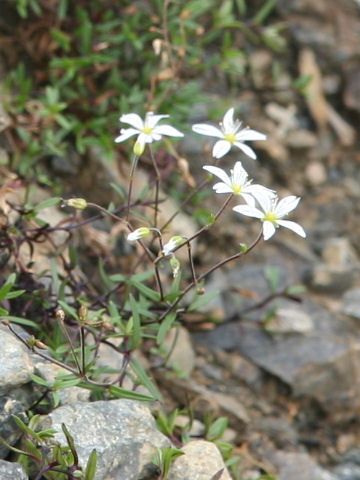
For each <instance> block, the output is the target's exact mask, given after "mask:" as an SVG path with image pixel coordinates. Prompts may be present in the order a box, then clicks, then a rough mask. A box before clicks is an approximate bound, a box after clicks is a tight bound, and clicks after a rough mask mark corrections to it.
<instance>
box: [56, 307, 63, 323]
mask: <svg viewBox="0 0 360 480" xmlns="http://www.w3.org/2000/svg"><path fill="white" fill-rule="evenodd" d="M55 316H56V318H57V319H58V320H59V322H63V321H64V320H65V312H64V310H63V309H62V308H57V309H56V311H55Z"/></svg>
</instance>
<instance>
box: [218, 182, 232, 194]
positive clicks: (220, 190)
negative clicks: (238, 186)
mask: <svg viewBox="0 0 360 480" xmlns="http://www.w3.org/2000/svg"><path fill="white" fill-rule="evenodd" d="M213 189H214V190H215V192H216V193H234V190H233V188H232V187H230V186H229V185H226V184H225V183H223V182H219V183H215V185H214V186H213Z"/></svg>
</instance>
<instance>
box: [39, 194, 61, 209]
mask: <svg viewBox="0 0 360 480" xmlns="http://www.w3.org/2000/svg"><path fill="white" fill-rule="evenodd" d="M61 201H62V198H61V197H53V198H48V199H47V200H44V201H43V202H40V203H38V204H37V205H35V207H34V211H35V212H39V211H40V210H43V209H44V208H49V207H53V206H54V205H58V204H60V202H61Z"/></svg>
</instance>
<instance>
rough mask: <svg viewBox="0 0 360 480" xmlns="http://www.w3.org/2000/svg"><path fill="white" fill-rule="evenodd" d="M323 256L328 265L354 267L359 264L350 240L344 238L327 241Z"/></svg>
mask: <svg viewBox="0 0 360 480" xmlns="http://www.w3.org/2000/svg"><path fill="white" fill-rule="evenodd" d="M321 255H322V258H323V260H324V262H325V263H326V264H327V265H333V266H337V267H346V266H351V267H354V266H355V265H356V264H357V263H358V258H357V255H356V252H355V249H354V248H353V246H352V245H351V243H350V241H349V239H348V238H344V237H335V238H329V239H328V240H326V241H325V244H324V246H323V249H322V252H321Z"/></svg>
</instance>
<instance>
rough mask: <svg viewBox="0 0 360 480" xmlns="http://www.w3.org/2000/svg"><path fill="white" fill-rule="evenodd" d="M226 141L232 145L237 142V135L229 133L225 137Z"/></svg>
mask: <svg viewBox="0 0 360 480" xmlns="http://www.w3.org/2000/svg"><path fill="white" fill-rule="evenodd" d="M225 140H227V141H228V142H230V143H234V142H236V137H235V133H227V134H226V135H225Z"/></svg>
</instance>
